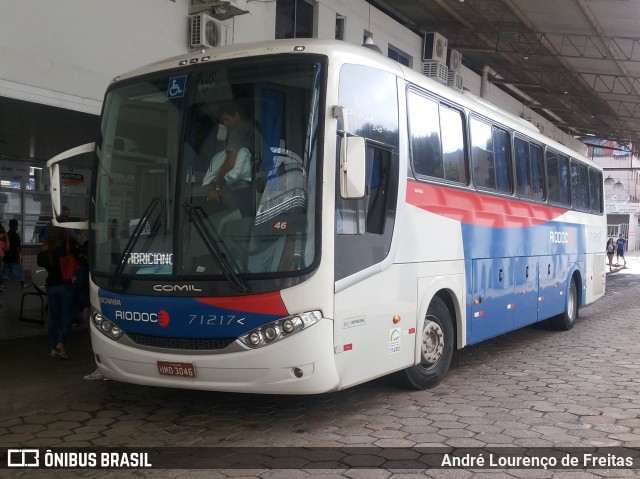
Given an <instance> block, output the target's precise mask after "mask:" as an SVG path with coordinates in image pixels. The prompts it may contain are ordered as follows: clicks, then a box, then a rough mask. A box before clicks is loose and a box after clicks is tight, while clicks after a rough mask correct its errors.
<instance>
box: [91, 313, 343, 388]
mask: <svg viewBox="0 0 640 479" xmlns="http://www.w3.org/2000/svg"><path fill="white" fill-rule="evenodd" d="M91 343H92V346H93V352H94V357H95V360H96V363H97V365H98V369H99V371H100V372H101V373H102V374H103V375H104V376H105V377H107V378H109V379H113V380H116V381H122V382H127V383H134V384H141V385H147V386H160V387H170V388H183V389H200V390H209V391H225V392H243V393H261V394H315V393H322V392H328V391H335V390H337V389H339V388H340V383H339V378H338V373H337V371H336V366H335V360H334V350H333V321H331V320H329V319H322V320H321V321H319V322H318V323H316V324H314V325H313V326H312V327H310V328H308V329H305V330H303V331H300V332H299V333H296V334H295V335H292V336H291V337H288V338H286V339H283V340H281V341H278V342H276V343H273V344H271V345H268V346H265V347H262V348H259V349H250V350H245V351H234V352H230V353H217V354H210V355H208V354H205V355H203V354H176V353H175V352H172V351H168V350H158V351H150V350H144V349H139V348H136V347H132V346H129V345H123V344H120V343H118V342H116V341H113V340H111V339H109V338H107V337H106V336H105V335H104V334H102V333H101V332H100V331H99V330H98V329H97V328H96V327H95V326H94V325H93V324H92V325H91ZM159 361H160V362H171V363H188V364H193V366H194V370H195V377H185V376H173V375H171V376H169V375H163V374H160V372H159V364H158V362H159Z"/></svg>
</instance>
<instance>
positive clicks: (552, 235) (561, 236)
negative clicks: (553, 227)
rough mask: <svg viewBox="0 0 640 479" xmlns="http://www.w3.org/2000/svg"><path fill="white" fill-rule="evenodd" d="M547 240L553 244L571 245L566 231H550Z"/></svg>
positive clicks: (569, 236) (569, 235)
mask: <svg viewBox="0 0 640 479" xmlns="http://www.w3.org/2000/svg"><path fill="white" fill-rule="evenodd" d="M549 240H550V241H551V243H553V244H569V243H571V234H570V233H568V232H566V231H550V232H549Z"/></svg>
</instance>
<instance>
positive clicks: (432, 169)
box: [409, 93, 444, 178]
mask: <svg viewBox="0 0 640 479" xmlns="http://www.w3.org/2000/svg"><path fill="white" fill-rule="evenodd" d="M409 124H410V125H411V159H412V162H413V169H414V171H415V172H416V174H418V175H421V176H432V177H434V178H444V170H443V167H442V155H441V153H440V119H439V114H438V103H437V102H435V101H433V100H429V99H428V98H425V97H423V96H420V95H417V94H415V93H410V94H409Z"/></svg>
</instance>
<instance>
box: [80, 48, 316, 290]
mask: <svg viewBox="0 0 640 479" xmlns="http://www.w3.org/2000/svg"><path fill="white" fill-rule="evenodd" d="M185 68H186V67H185ZM323 70H324V63H323V61H320V60H319V58H318V57H302V56H301V57H296V58H295V59H293V58H291V57H270V58H269V59H264V58H262V59H260V58H257V59H253V60H247V59H243V60H242V61H241V62H225V63H214V62H211V63H206V64H199V65H195V66H193V67H191V68H190V69H188V70H187V69H185V70H184V71H180V70H179V71H178V72H176V71H171V72H168V73H167V72H161V73H155V74H153V75H149V76H144V77H140V78H138V79H135V80H130V81H126V82H124V81H123V82H122V85H119V86H116V87H115V88H113V89H111V90H110V91H109V92H108V94H107V96H106V98H105V105H104V112H103V117H102V123H101V135H100V141H99V142H98V143H97V148H96V153H97V162H96V167H95V189H94V197H93V201H94V203H95V207H94V212H93V217H92V221H91V228H92V245H91V246H92V248H91V251H92V256H93V263H92V264H93V265H94V272H95V273H98V274H105V275H109V276H111V277H115V278H116V280H118V279H119V278H121V277H123V276H127V277H132V276H133V275H135V277H142V276H143V275H172V276H185V277H200V276H202V277H203V276H211V275H213V276H220V277H221V278H226V279H227V280H229V281H230V282H231V283H232V284H234V285H236V286H238V289H240V290H242V279H241V277H242V276H243V275H244V276H248V277H251V275H273V274H274V273H279V274H282V273H290V274H296V273H299V272H301V271H303V270H305V269H306V268H309V267H310V266H311V265H312V264H313V263H314V261H315V260H316V254H317V251H316V237H317V235H318V232H317V231H316V228H317V225H316V218H319V216H318V215H317V211H316V197H317V184H316V183H317V178H318V175H317V170H318V167H319V165H318V151H317V145H318V142H319V139H318V131H319V125H320V124H321V121H320V111H321V108H320V106H321V104H322V102H323V98H322V89H321V84H322V80H323V78H324V75H323Z"/></svg>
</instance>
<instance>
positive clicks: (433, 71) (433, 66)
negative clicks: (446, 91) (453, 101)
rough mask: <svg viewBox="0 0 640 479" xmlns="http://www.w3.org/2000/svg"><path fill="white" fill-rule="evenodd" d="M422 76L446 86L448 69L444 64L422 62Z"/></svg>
mask: <svg viewBox="0 0 640 479" xmlns="http://www.w3.org/2000/svg"><path fill="white" fill-rule="evenodd" d="M422 74H423V75H425V76H427V77H429V78H432V79H434V80H436V81H439V82H440V83H444V84H445V85H446V84H447V79H448V76H449V69H448V68H447V65H445V64H444V63H441V62H438V61H426V62H422Z"/></svg>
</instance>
